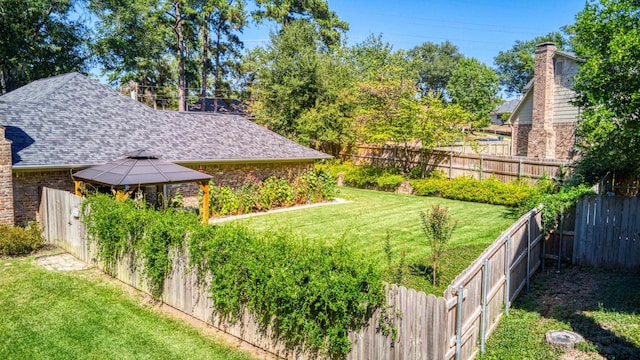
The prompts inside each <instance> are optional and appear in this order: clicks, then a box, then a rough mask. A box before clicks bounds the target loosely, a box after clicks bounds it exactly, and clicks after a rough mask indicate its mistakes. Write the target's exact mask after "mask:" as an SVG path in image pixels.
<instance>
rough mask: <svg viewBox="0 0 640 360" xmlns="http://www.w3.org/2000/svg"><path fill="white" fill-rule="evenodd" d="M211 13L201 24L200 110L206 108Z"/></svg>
mask: <svg viewBox="0 0 640 360" xmlns="http://www.w3.org/2000/svg"><path fill="white" fill-rule="evenodd" d="M210 19H211V14H206V15H205V16H204V24H203V26H202V73H201V74H202V88H201V90H200V111H203V112H204V111H205V110H206V104H207V101H206V100H207V75H208V74H209V21H210Z"/></svg>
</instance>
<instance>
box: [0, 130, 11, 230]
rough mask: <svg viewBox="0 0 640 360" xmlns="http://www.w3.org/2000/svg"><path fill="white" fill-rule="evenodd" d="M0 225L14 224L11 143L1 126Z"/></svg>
mask: <svg viewBox="0 0 640 360" xmlns="http://www.w3.org/2000/svg"><path fill="white" fill-rule="evenodd" d="M0 223H2V224H9V225H13V224H14V217H13V178H12V174H11V141H9V140H7V139H6V138H5V129H4V127H2V126H0Z"/></svg>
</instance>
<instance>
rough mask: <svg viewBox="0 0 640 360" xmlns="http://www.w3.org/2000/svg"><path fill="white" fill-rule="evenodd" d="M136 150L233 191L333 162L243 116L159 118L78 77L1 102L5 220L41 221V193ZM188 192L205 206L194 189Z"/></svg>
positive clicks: (163, 114)
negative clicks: (317, 163) (249, 179)
mask: <svg viewBox="0 0 640 360" xmlns="http://www.w3.org/2000/svg"><path fill="white" fill-rule="evenodd" d="M138 149H146V150H149V151H151V152H153V153H156V154H158V155H159V156H160V157H162V158H163V159H164V160H167V161H171V162H174V163H177V164H180V165H183V166H187V167H190V168H192V169H196V170H200V171H203V172H205V173H208V174H210V175H212V176H213V177H214V181H215V182H216V183H217V184H227V185H239V184H241V183H242V182H244V180H245V179H246V178H247V176H249V175H252V176H255V177H258V178H266V177H268V176H270V175H278V176H285V177H292V176H294V175H296V174H298V173H299V172H301V171H303V170H305V169H307V168H309V167H310V166H312V164H313V162H314V161H315V160H317V159H323V158H330V156H329V155H326V154H324V153H321V152H319V151H316V150H312V149H309V148H307V147H304V146H301V145H299V144H297V143H295V142H293V141H291V140H288V139H286V138H284V137H282V136H280V135H278V134H276V133H274V132H272V131H270V130H268V129H266V128H264V127H261V126H259V125H257V124H255V123H253V122H251V121H249V120H247V119H245V118H244V117H242V116H238V115H227V114H211V113H203V114H201V113H198V112H177V111H158V110H153V109H151V108H149V107H147V106H146V105H143V104H141V103H138V102H136V101H135V100H132V99H131V98H130V97H128V96H125V95H122V94H120V93H119V92H117V91H115V90H113V89H111V88H109V87H107V86H105V85H102V84H100V83H98V82H96V81H94V80H91V79H89V78H87V77H85V76H83V75H81V74H78V73H71V74H66V75H61V76H56V77H52V78H48V79H43V80H38V81H35V82H32V83H30V84H28V85H26V86H23V87H21V88H19V89H16V90H14V91H12V92H10V93H7V94H5V95H3V96H0V222H4V223H14V222H15V223H16V224H22V223H23V222H25V221H27V220H35V219H36V218H37V211H38V206H39V202H40V192H41V188H42V186H47V187H52V188H56V189H62V190H69V191H73V190H74V187H73V186H74V183H73V180H72V173H73V172H74V171H75V170H79V169H82V168H85V167H89V166H92V165H96V164H102V163H106V162H109V161H112V160H115V159H118V158H121V157H122V155H123V154H125V153H127V152H130V151H134V150H138ZM131 185H132V186H135V184H131ZM181 190H182V191H183V194H184V195H185V200H186V198H187V196H190V197H191V199H192V200H194V199H195V201H197V186H196V185H195V184H185V187H184V189H181Z"/></svg>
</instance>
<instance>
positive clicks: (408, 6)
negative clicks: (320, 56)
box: [242, 0, 585, 66]
mask: <svg viewBox="0 0 640 360" xmlns="http://www.w3.org/2000/svg"><path fill="white" fill-rule="evenodd" d="M584 6H585V0H538V1H522V0H512V1H502V0H501V1H489V0H450V1H444V0H439V1H429V0H414V1H407V0H387V1H382V0H329V7H330V8H331V9H332V10H333V11H335V12H336V13H337V14H338V16H340V18H341V19H343V20H345V21H347V22H348V23H349V25H350V27H351V28H350V30H349V31H348V32H347V39H348V44H349V45H353V44H355V43H359V42H361V41H363V40H364V39H366V38H367V36H369V34H372V33H373V34H376V35H377V34H380V33H382V38H383V40H384V41H386V42H389V43H391V44H392V45H393V46H394V49H410V48H412V47H414V46H416V45H419V44H422V43H423V42H427V41H430V42H434V43H441V42H443V41H445V40H449V41H451V42H452V43H453V44H455V45H457V46H458V48H459V49H460V52H461V53H462V54H463V55H465V56H467V57H475V58H477V59H478V60H480V61H482V62H484V63H485V64H487V65H489V66H493V58H494V57H495V56H496V55H497V54H498V52H499V51H501V50H508V49H509V48H511V46H513V43H514V42H515V41H516V40H529V39H532V38H534V37H536V36H538V35H544V34H547V33H549V32H551V31H559V29H560V27H562V26H564V25H568V24H572V23H574V21H575V15H576V14H577V13H578V12H579V11H581V10H582V9H583V8H584ZM270 28H271V27H270V26H268V25H267V26H256V25H252V26H251V27H250V28H249V29H247V30H245V32H244V34H243V36H242V38H243V39H244V41H245V45H246V46H247V47H254V46H257V45H260V44H263V43H265V42H266V41H267V40H268V39H269V31H270Z"/></svg>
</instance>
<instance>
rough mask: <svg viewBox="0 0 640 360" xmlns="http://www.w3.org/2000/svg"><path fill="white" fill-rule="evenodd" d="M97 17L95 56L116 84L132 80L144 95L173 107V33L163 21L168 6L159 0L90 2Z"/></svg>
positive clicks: (102, 0) (91, 8)
mask: <svg viewBox="0 0 640 360" xmlns="http://www.w3.org/2000/svg"><path fill="white" fill-rule="evenodd" d="M89 8H90V10H91V11H92V12H93V14H95V15H96V17H97V19H98V21H97V23H96V41H95V43H94V44H93V53H94V54H95V56H96V59H97V62H98V63H99V64H100V65H101V66H102V68H103V71H104V72H105V73H106V74H107V75H108V79H109V81H110V82H111V83H113V84H126V83H127V82H128V81H130V80H133V81H135V82H137V83H138V84H139V89H140V92H141V95H149V97H150V98H151V99H152V102H153V104H154V105H155V99H156V98H162V99H163V100H165V101H164V102H166V105H168V106H173V105H174V104H173V102H174V100H175V95H174V93H175V91H171V90H169V89H171V88H173V87H174V86H175V85H176V81H175V78H174V77H175V74H176V71H175V67H174V65H173V63H172V60H173V47H172V44H171V39H172V38H173V30H172V29H171V26H170V23H169V22H168V21H167V19H166V18H165V17H164V11H165V8H166V6H165V4H162V3H160V2H159V1H157V0H131V1H110V0H109V1H108V0H91V2H90V4H89Z"/></svg>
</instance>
